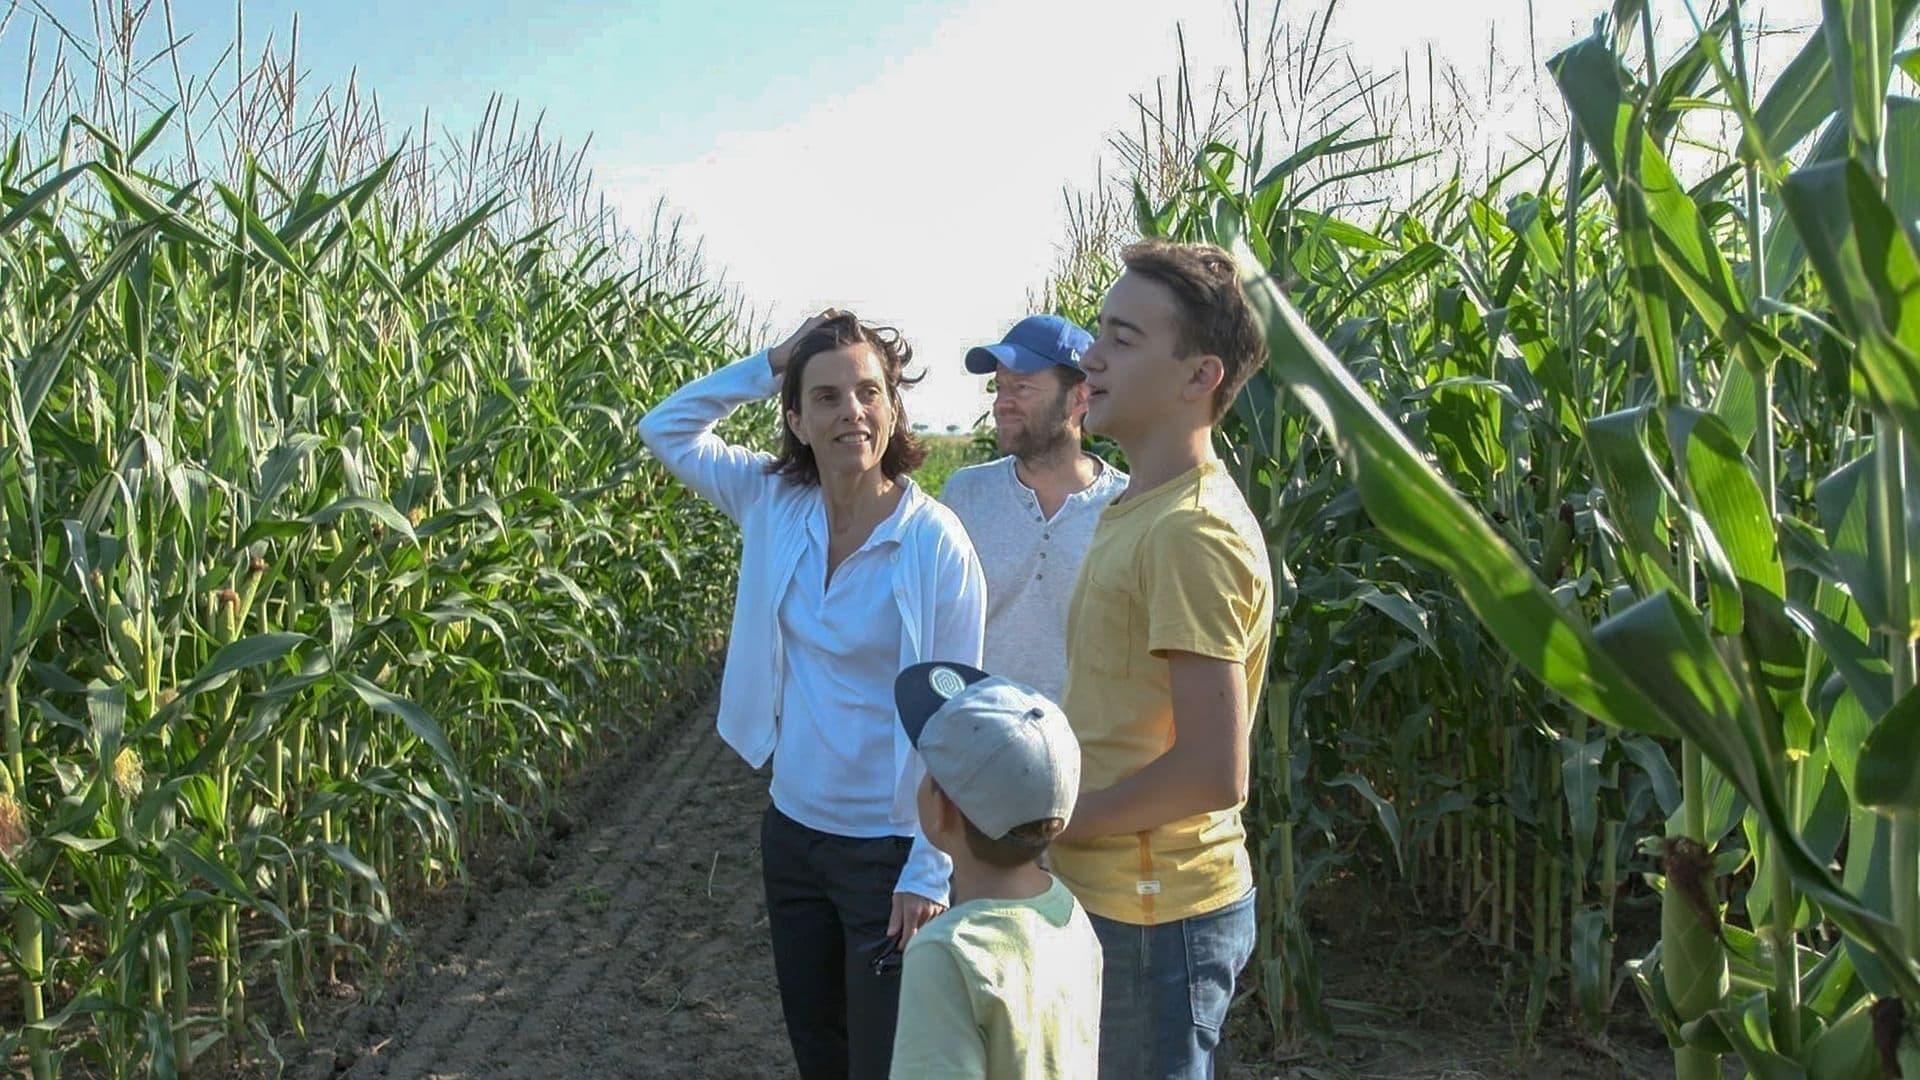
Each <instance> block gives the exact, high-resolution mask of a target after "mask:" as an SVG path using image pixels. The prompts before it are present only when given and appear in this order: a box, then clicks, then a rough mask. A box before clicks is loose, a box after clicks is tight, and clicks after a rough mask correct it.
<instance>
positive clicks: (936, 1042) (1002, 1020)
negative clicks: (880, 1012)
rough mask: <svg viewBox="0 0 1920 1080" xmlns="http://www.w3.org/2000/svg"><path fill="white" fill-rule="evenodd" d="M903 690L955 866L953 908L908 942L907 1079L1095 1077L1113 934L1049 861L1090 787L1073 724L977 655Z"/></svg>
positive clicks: (934, 822)
mask: <svg viewBox="0 0 1920 1080" xmlns="http://www.w3.org/2000/svg"><path fill="white" fill-rule="evenodd" d="M894 696H895V701H896V704H897V705H898V706H899V710H900V723H901V726H902V727H904V728H905V729H906V733H907V737H908V739H909V740H910V741H911V742H912V743H913V745H914V748H915V749H917V750H918V751H919V753H920V758H921V760H922V761H923V762H924V763H925V765H926V778H925V779H924V780H923V781H922V782H921V785H920V796H919V803H920V807H919V809H920V824H921V829H922V831H923V832H924V833H925V835H926V837H927V840H928V841H929V842H930V843H932V844H933V845H934V846H935V847H938V848H939V849H940V850H941V851H944V852H946V854H947V855H948V856H950V857H951V858H952V859H953V878H952V895H953V906H952V907H951V908H949V909H948V910H947V911H946V913H945V914H942V915H940V916H938V917H937V918H935V919H933V920H932V921H931V922H929V923H927V925H926V926H925V927H924V928H922V929H921V931H920V933H919V934H917V935H915V936H914V938H913V939H912V941H911V942H909V943H908V945H907V950H906V956H905V961H904V965H903V967H902V971H901V982H900V1013H899V1023H898V1025H897V1026H896V1027H895V1029H894V1044H893V1076H895V1077H912V1078H914V1080H921V1078H946V1077H991V1078H995V1080H998V1078H1001V1077H1009V1078H1011V1077H1021V1078H1025V1077H1035V1078H1038V1077H1086V1078H1089V1080H1090V1078H1092V1077H1093V1076H1095V1075H1096V1073H1097V1072H1098V1070H1099V1058H1100V1050H1099V1047H1100V967H1101V958H1100V941H1099V939H1098V938H1097V937H1095V936H1094V932H1093V924H1092V923H1090V922H1089V921H1088V920H1087V915H1086V912H1084V911H1082V910H1081V908H1080V904H1079V902H1078V901H1076V900H1075V899H1074V898H1073V894H1072V893H1070V892H1068V891H1067V888H1066V886H1064V885H1062V884H1060V882H1058V881H1056V880H1055V879H1054V877H1053V875H1052V874H1049V873H1048V872H1047V871H1046V870H1044V869H1042V868H1041V867H1040V865H1039V860H1040V858H1041V856H1043V855H1044V854H1046V851H1047V844H1048V842H1049V841H1050V840H1052V838H1053V837H1054V835H1055V834H1057V833H1059V831H1060V830H1061V829H1062V828H1064V827H1065V826H1066V822H1067V819H1068V818H1069V817H1071V816H1072V814H1073V804H1074V799H1075V798H1076V796H1077V794H1078V792H1079V790H1080V746H1079V744H1078V743H1077V742H1076V741H1075V740H1074V736H1073V729H1072V728H1071V727H1070V726H1069V725H1068V723H1067V718H1066V717H1065V716H1064V715H1063V714H1062V713H1061V712H1060V710H1059V708H1058V707H1057V706H1056V705H1054V703H1053V702H1051V701H1049V700H1047V698H1046V697H1044V696H1043V695H1041V694H1040V693H1039V692H1038V691H1036V690H1034V689H1032V688H1031V687H1027V686H1024V685H1022V684H1020V683H1016V682H1013V681H1011V680H1007V679H999V678H994V677H991V676H989V675H988V674H987V673H986V672H983V671H980V670H979V669H977V668H972V667H968V666H967V665H964V664H957V663H939V662H936V663H930V664H916V665H914V666H913V667H910V668H908V669H906V670H905V671H903V672H901V673H900V676H899V678H898V679H897V680H896V681H895V683H894ZM885 960H886V958H885V957H881V958H879V959H877V960H876V961H875V962H876V964H877V963H883V962H885Z"/></svg>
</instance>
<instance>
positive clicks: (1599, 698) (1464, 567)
mask: <svg viewBox="0 0 1920 1080" xmlns="http://www.w3.org/2000/svg"><path fill="white" fill-rule="evenodd" d="M1221 239H1223V240H1226V241H1227V242H1228V245H1229V249H1230V250H1235V249H1236V248H1237V252H1238V254H1239V256H1240V258H1241V268H1242V282H1243V284H1244V285H1245V286H1246V288H1247V295H1248V298H1249V299H1250V300H1251V301H1252V303H1253V306H1254V309H1255V311H1256V312H1257V313H1258V314H1259V315H1260V317H1261V321H1262V324H1263V325H1264V326H1265V328H1266V335H1267V346H1268V349H1269V350H1270V359H1269V361H1268V363H1269V370H1270V371H1272V372H1273V374H1274V377H1275V378H1276V379H1277V380H1279V382H1280V383H1281V384H1282V385H1284V386H1286V387H1287V388H1288V389H1289V390H1290V391H1292V393H1293V394H1294V396H1295V397H1297V398H1298V399H1299V400H1300V401H1301V403H1302V404H1303V405H1305V406H1306V408H1307V410H1308V411H1309V412H1310V413H1312V414H1313V416H1314V417H1315V419H1316V420H1318V421H1319V423H1320V425H1321V427H1322V429H1323V430H1324V431H1325V433H1326V436H1327V437H1328V438H1329V439H1330V440H1331V442H1332V444H1333V445H1334V446H1336V447H1338V448H1340V450H1341V452H1342V456H1343V457H1344V458H1345V459H1346V460H1347V461H1348V463H1349V465H1350V467H1351V471H1352V475H1353V478H1354V484H1355V487H1356V488H1357V490H1358V492H1359V495H1360V499H1361V502H1362V504H1364V505H1365V506H1366V508H1367V512H1368V514H1369V515H1371V516H1372V518H1373V520H1374V522H1375V524H1376V525H1377V526H1378V527H1379V528H1380V529H1381V531H1382V532H1383V533H1384V534H1385V535H1387V536H1388V537H1390V538H1392V539H1393V541H1394V542H1395V543H1397V544H1399V545H1401V546H1402V547H1403V548H1404V549H1405V550H1407V551H1408V552H1409V553H1411V554H1413V555H1414V556H1416V557H1418V558H1420V559H1423V560H1426V561H1427V562H1429V563H1431V564H1432V565H1434V566H1436V567H1438V568H1439V569H1440V570H1441V571H1442V572H1443V573H1445V574H1447V575H1448V576H1449V577H1451V578H1452V579H1453V580H1454V582H1455V583H1456V584H1457V585H1458V586H1459V588H1460V591H1461V594H1462V596H1463V597H1464V598H1465V600H1466V602H1467V605H1468V607H1470V608H1471V609H1472V610H1473V612H1474V614H1475V615H1477V616H1478V617H1479V618H1480V619H1481V621H1482V622H1483V624H1484V625H1486V627H1487V629H1488V630H1489V631H1490V632H1491V633H1492V634H1493V635H1494V637H1495V638H1496V639H1497V640H1498V641H1499V642H1500V643H1501V645H1502V646H1503V647H1505V648H1506V649H1507V650H1508V651H1509V652H1511V653H1512V654H1513V656H1514V657H1515V658H1516V659H1518V660H1519V661H1520V662H1521V664H1523V665H1524V666H1526V668H1527V669H1528V670H1529V671H1532V672H1533V673H1534V674H1535V675H1537V676H1538V677H1539V678H1540V679H1541V680H1542V681H1544V682H1546V683H1547V685H1548V686H1550V687H1552V688H1553V689H1554V690H1556V691H1557V692H1559V693H1560V694H1562V695H1563V696H1565V697H1566V698H1567V700H1568V701H1570V702H1572V703H1574V704H1575V705H1576V706H1578V707H1579V708H1582V709H1585V710H1586V711H1587V712H1588V713H1589V714H1590V715H1593V716H1597V717H1599V718H1601V719H1602V720H1605V721H1607V722H1609V723H1613V724H1616V725H1618V726H1620V727H1625V728H1629V729H1632V730H1636V731H1645V732H1649V733H1653V734H1671V733H1672V730H1673V729H1672V728H1671V726H1670V725H1668V724H1667V723H1665V722H1664V721H1663V719H1662V716H1661V714H1660V712H1659V711H1658V710H1657V709H1655V708H1654V707H1653V705H1652V703H1651V702H1648V701H1647V700H1646V699H1645V697H1644V696H1642V695H1641V694H1640V693H1639V692H1638V691H1637V690H1635V689H1633V688H1632V687H1631V686H1630V685H1629V684H1628V683H1627V682H1626V680H1625V678H1624V677H1623V676H1622V675H1621V673H1620V672H1619V671H1618V669H1617V668H1616V667H1615V666H1614V664H1613V662H1612V661H1611V660H1610V659H1609V658H1608V657H1607V656H1606V655H1605V654H1604V653H1603V652H1601V650H1600V649H1599V647H1598V645H1597V644H1595V642H1594V640H1593V637H1592V634H1591V633H1590V631H1589V630H1588V629H1587V627H1586V626H1585V624H1584V623H1581V622H1579V621H1577V620H1575V619H1574V618H1572V617H1571V616H1570V615H1569V614H1568V613H1567V612H1566V610H1565V609H1564V608H1562V607H1561V606H1560V604H1559V602H1558V601H1556V600H1555V599H1554V598H1553V595H1552V593H1550V592H1549V591H1548V590H1547V588H1546V586H1544V585H1542V584H1541V583H1540V580H1539V578H1537V577H1536V576H1535V575H1534V573H1533V570H1532V568H1531V567H1530V566H1529V565H1528V564H1527V562H1526V561H1525V560H1523V559H1522V558H1521V557H1520V555H1519V554H1518V553H1517V552H1515V551H1514V550H1513V549H1512V548H1511V547H1510V546H1508V544H1507V543H1506V541H1505V540H1503V539H1502V538H1501V537H1500V535H1499V534H1498V533H1496V532H1495V531H1494V530H1493V528H1492V526H1491V525H1489V524H1488V523H1487V521H1486V520H1485V519H1484V518H1482V517H1481V516H1480V515H1479V514H1478V513H1477V512H1476V511H1474V510H1473V508H1472V507H1470V506H1468V505H1467V504H1466V502H1465V501H1463V500H1462V499H1461V498H1460V496H1459V495H1458V494H1457V493H1456V492H1455V491H1453V489H1452V488H1450V487H1449V486H1448V485H1447V483H1446V482H1445V481H1444V480H1442V479H1441V478H1440V476H1439V474H1438V473H1436V472H1435V471H1434V470H1433V467H1432V466H1431V465H1429V464H1428V463H1427V462H1426V461H1425V460H1424V458H1422V457H1421V455H1420V453H1419V451H1417V450H1416V449H1414V447H1413V445H1412V443H1410V442H1409V441H1408V440H1407V437H1406V436H1405V434H1403V433H1402V432H1401V431H1400V429H1399V428H1398V427H1396V426H1395V425H1394V424H1393V422H1392V421H1391V420H1389V419H1388V418H1387V417H1386V415H1385V414H1384V413H1383V412H1381V410H1380V407H1379V405H1378V404H1376V403H1375V402H1374V400H1373V399H1372V398H1371V397H1370V396H1369V395H1368V394H1367V393H1366V391H1364V390H1362V389H1361V388H1360V385H1359V384H1358V383H1357V382H1356V381H1355V380H1354V377H1353V375H1352V373H1351V372H1349V371H1348V370H1347V368H1346V366H1345V365H1343V364H1341V363H1340V361H1339V360H1338V359H1337V358H1336V357H1335V356H1334V355H1333V352H1332V350H1331V349H1329V348H1328V347H1327V345H1326V343H1325V342H1323V341H1321V340H1320V338H1319V336H1318V335H1316V334H1314V333H1313V331H1312V330H1310V329H1308V328H1307V326H1306V324H1305V323H1304V322H1302V321H1301V319H1300V316H1299V314H1298V312H1296V311H1295V310H1294V308H1293V305H1292V304H1291V303H1290V302H1288V300H1287V299H1286V298H1285V297H1284V296H1283V295H1281V293H1280V290H1279V289H1278V288H1277V287H1276V286H1275V285H1274V283H1273V282H1272V280H1271V279H1269V278H1268V277H1267V276H1266V274H1265V273H1264V272H1263V271H1262V269H1261V268H1260V266H1259V265H1258V264H1257V263H1255V262H1253V261H1252V259H1251V256H1250V255H1249V254H1248V253H1247V252H1246V250H1245V248H1244V246H1238V245H1237V238H1236V237H1232V236H1228V237H1222V238H1221Z"/></svg>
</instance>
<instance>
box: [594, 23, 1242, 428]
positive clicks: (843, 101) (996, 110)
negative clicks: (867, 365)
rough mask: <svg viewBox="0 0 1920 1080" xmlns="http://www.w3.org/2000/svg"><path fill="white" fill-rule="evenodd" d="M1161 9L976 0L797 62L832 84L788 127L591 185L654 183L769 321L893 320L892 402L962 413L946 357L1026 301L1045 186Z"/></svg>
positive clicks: (1048, 196)
mask: <svg viewBox="0 0 1920 1080" xmlns="http://www.w3.org/2000/svg"><path fill="white" fill-rule="evenodd" d="M1196 6H1197V7H1198V6H1205V7H1209V8H1212V7H1213V5H1196ZM1213 10H1214V11H1215V12H1216V13H1217V14H1218V15H1219V16H1220V17H1218V18H1211V19H1205V20H1201V21H1204V22H1207V23H1210V24H1212V25H1213V27H1214V28H1215V30H1216V31H1217V32H1218V34H1219V36H1222V37H1224V36H1225V34H1226V33H1229V32H1230V31H1231V24H1230V22H1229V20H1228V19H1227V18H1226V9H1225V7H1224V6H1220V7H1218V8H1214V9H1213ZM1174 18H1175V16H1174V14H1173V13H1172V11H1171V10H1170V5H1168V4H1166V3H1165V2H1164V0H1057V2H1036V0H980V2H978V3H975V4H972V5H970V6H969V7H967V8H966V9H964V10H963V11H961V12H959V13H958V14H956V15H954V16H953V17H951V18H949V19H948V20H946V21H945V22H944V23H943V24H942V25H941V27H940V29H939V32H938V34H937V36H935V37H934V39H933V40H930V41H928V42H927V44H926V46H925V47H924V48H922V49H920V50H918V51H916V52H914V53H912V54H910V55H906V56H901V57H897V58H894V59H892V60H891V62H886V63H883V58H881V57H872V58H870V59H863V58H847V57H842V58H839V59H838V61H837V67H828V66H827V65H816V66H815V68H814V70H815V71H816V72H817V73H821V74H823V75H825V76H826V77H829V78H831V79H832V80H833V81H834V82H836V83H838V84H840V85H842V86H851V87H852V88H851V89H848V90H845V91H839V90H838V89H837V88H836V89H834V90H832V91H830V92H829V93H828V94H827V95H825V96H823V98H822V100H821V101H819V102H818V103H817V104H816V105H815V106H814V107H813V108H812V109H811V110H810V111H809V112H808V113H807V114H806V115H805V116H804V117H803V118H802V119H800V120H799V121H797V122H795V123H793V124H790V125H788V126H785V127H782V128H778V129H775V130H770V131H763V132H736V133H728V134H725V135H721V136H719V137H717V138H716V139H715V143H714V149H713V151H712V152H711V153H709V154H707V155H705V156H703V157H701V158H700V159H698V160H695V161H691V162H686V163H682V164H676V165H671V166H668V167H665V168H661V169H657V170H652V171H649V172H646V173H641V174H637V175H631V176H629V177H628V178H624V179H623V178H619V177H617V176H616V177H615V178H614V179H613V180H612V181H611V182H610V184H609V190H610V196H609V197H610V199H612V200H614V201H615V202H616V203H617V204H618V205H619V206H620V207H621V208H622V209H623V211H624V212H626V214H627V215H628V217H629V220H639V219H640V217H641V213H642V211H644V210H645V209H646V208H647V207H649V206H650V205H651V204H652V202H653V200H654V199H655V198H657V197H659V196H661V195H665V196H666V197H667V199H668V201H669V204H670V205H671V206H672V207H673V208H675V209H677V210H680V211H683V212H685V214H686V215H687V217H688V219H689V224H690V225H691V226H692V228H693V230H694V232H695V233H696V234H697V235H699V236H701V237H702V238H703V239H704V240H705V242H706V244H707V250H708V253H709V255H710V257H711V258H712V259H714V260H715V261H716V262H717V263H718V264H719V265H721V266H724V267H725V268H726V269H727V273H728V276H729V279H730V280H732V281H733V282H734V283H736V284H737V285H739V286H740V288H741V289H742V290H743V291H744V292H745V294H746V295H747V296H748V297H749V298H751V299H752V300H753V301H754V302H756V303H759V304H764V305H768V306H769V307H770V308H771V309H772V312H773V315H774V318H775V322H776V325H788V324H792V323H796V322H798V320H799V319H801V318H803V317H804V316H805V315H807V314H809V313H811V312H812V311H814V310H817V309H818V308H820V307H823V306H828V305H832V306H836V307H845V308H851V309H853V310H855V311H857V312H859V313H860V314H861V315H862V316H863V317H865V318H867V319H870V320H881V321H886V322H891V323H894V324H896V325H898V326H899V327H900V329H901V330H902V331H903V332H904V333H906V335H907V336H908V339H909V340H910V341H911V342H912V343H913V345H914V347H915V349H916V353H917V355H918V357H919V360H920V362H921V363H922V364H924V366H925V367H926V368H927V370H928V372H929V378H928V379H927V381H926V382H924V383H923V384H921V386H920V387H919V388H918V389H917V390H915V391H914V393H913V397H912V398H910V399H909V409H910V410H912V412H913V414H914V415H915V417H916V419H923V420H926V421H928V422H932V423H935V424H937V425H940V426H944V425H945V424H947V423H960V424H963V425H964V424H967V423H970V422H971V421H972V420H973V419H974V418H975V417H976V416H977V415H979V413H980V412H982V411H984V407H985V406H984V398H983V397H981V396H980V394H979V380H978V379H977V378H976V377H973V376H968V375H966V374H965V372H964V371H963V370H962V369H961V367H960V362H961V356H962V354H963V353H964V351H965V349H966V347H967V346H969V345H972V344H977V343H980V342H983V341H990V340H994V339H997V338H998V337H999V335H1000V334H1001V333H1002V332H1004V331H1005V329H1006V328H1007V327H1008V326H1010V325H1011V324H1012V323H1013V322H1014V321H1015V320H1017V319H1018V318H1019V317H1020V316H1021V315H1024V314H1026V311H1025V307H1024V305H1025V303H1026V298H1027V291H1028V289H1029V288H1030V287H1033V286H1036V285H1038V284H1039V283H1040V281H1041V279H1042V278H1043V277H1044V275H1045V273H1046V271H1047V269H1048V268H1049V267H1050V266H1051V265H1052V263H1053V261H1054V256H1055V249H1056V245H1057V244H1058V242H1059V239H1060V237H1061V226H1062V214H1061V206H1062V202H1061V188H1062V185H1064V184H1085V183H1087V182H1088V181H1089V180H1090V179H1091V178H1092V176H1093V175H1094V170H1095V167H1096V165H1097V163H1098V160H1099V158H1100V155H1101V152H1102V150H1103V149H1104V145H1105V136H1106V133H1107V132H1108V131H1109V130H1110V129H1112V128H1113V127H1114V125H1116V124H1117V123H1119V122H1121V121H1123V120H1124V119H1125V118H1126V116H1127V110H1128V95H1129V94H1131V93H1133V92H1134V91H1136V90H1138V89H1139V88H1141V87H1142V86H1145V85H1148V84H1150V83H1151V82H1152V80H1153V78H1154V77H1155V76H1156V75H1159V74H1162V73H1164V72H1166V71H1168V70H1169V69H1170V68H1171V67H1172V66H1173V65H1174V64H1175V62H1176V57H1175V54H1174V48H1173V24H1174ZM1191 33H1192V31H1190V34H1191ZM1191 41H1192V38H1191V37H1190V42H1191ZM609 171H611V170H607V171H603V175H608V172H609Z"/></svg>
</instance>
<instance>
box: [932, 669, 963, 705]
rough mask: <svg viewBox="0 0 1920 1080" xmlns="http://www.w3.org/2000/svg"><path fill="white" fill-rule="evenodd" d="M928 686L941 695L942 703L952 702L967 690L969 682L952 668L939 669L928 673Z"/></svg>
mask: <svg viewBox="0 0 1920 1080" xmlns="http://www.w3.org/2000/svg"><path fill="white" fill-rule="evenodd" d="M927 684H928V685H929V686H932V687H933V692H934V693H936V694H939V695H940V699H941V700H942V701H950V700H952V699H953V696H954V695H955V694H958V693H959V692H960V691H962V690H965V689H966V688H967V681H966V680H965V679H963V678H961V677H960V673H959V672H957V671H955V670H953V669H952V668H950V667H937V668H934V669H933V670H932V671H929V672H927Z"/></svg>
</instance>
